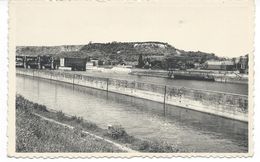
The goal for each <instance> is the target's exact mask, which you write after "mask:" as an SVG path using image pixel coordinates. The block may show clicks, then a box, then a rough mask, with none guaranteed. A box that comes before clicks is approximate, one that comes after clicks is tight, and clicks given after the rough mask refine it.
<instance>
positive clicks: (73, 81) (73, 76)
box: [72, 74, 76, 87]
mask: <svg viewBox="0 0 260 162" xmlns="http://www.w3.org/2000/svg"><path fill="white" fill-rule="evenodd" d="M75 75H76V74H73V83H72V84H73V87H74V79H75Z"/></svg>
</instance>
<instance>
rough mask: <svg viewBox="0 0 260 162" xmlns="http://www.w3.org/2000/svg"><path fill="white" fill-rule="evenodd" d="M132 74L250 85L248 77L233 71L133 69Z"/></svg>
mask: <svg viewBox="0 0 260 162" xmlns="http://www.w3.org/2000/svg"><path fill="white" fill-rule="evenodd" d="M130 74H132V75H138V76H150V77H160V78H172V79H191V80H192V79H194V80H209V81H215V82H222V83H235V84H248V76H247V75H245V74H238V73H235V72H233V71H209V70H185V71H171V72H168V71H165V70H144V69H142V70H140V69H133V70H131V72H130ZM169 74H170V76H169Z"/></svg>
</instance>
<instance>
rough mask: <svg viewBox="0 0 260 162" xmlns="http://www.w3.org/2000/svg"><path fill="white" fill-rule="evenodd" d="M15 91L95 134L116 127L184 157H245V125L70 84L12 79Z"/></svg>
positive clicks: (22, 78)
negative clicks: (79, 120)
mask: <svg viewBox="0 0 260 162" xmlns="http://www.w3.org/2000/svg"><path fill="white" fill-rule="evenodd" d="M16 91H17V93H18V94H21V95H23V96H24V97H25V98H27V99H29V100H31V101H33V102H37V103H39V104H44V105H46V106H47V107H48V108H50V109H54V110H62V111H63V112H64V113H67V114H70V115H77V116H81V117H83V118H84V119H86V120H89V121H92V122H93V123H96V124H97V125H98V126H99V127H101V128H107V126H108V125H110V124H112V125H114V124H120V125H122V127H124V128H125V129H126V131H127V133H128V134H130V135H134V136H135V137H138V138H142V139H149V140H159V141H164V142H167V143H170V144H173V145H176V146H178V147H179V148H182V149H183V150H186V151H188V152H247V151H248V124H247V123H244V122H239V121H235V120H230V119H225V118H222V117H218V116H214V115H209V114H205V113H200V112H196V111H192V110H187V109H183V108H178V107H174V106H169V105H167V112H166V116H164V113H163V105H162V104H160V103H156V102H152V101H147V100H143V99H138V98H134V97H129V96H124V95H119V94H115V93H106V92H104V91H100V90H96V89H92V88H86V87H81V86H73V85H71V84H66V83H61V82H56V81H50V80H44V79H39V78H32V77H29V76H22V75H17V76H16Z"/></svg>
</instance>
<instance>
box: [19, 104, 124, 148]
mask: <svg viewBox="0 0 260 162" xmlns="http://www.w3.org/2000/svg"><path fill="white" fill-rule="evenodd" d="M16 113H17V118H16V151H17V152H122V151H121V150H119V149H118V148H117V147H115V146H113V145H112V144H110V143H106V142H105V141H102V140H100V139H95V138H94V137H92V136H90V135H87V134H83V133H81V132H80V131H78V130H77V129H74V130H72V129H69V128H67V127H64V126H61V125H58V124H56V123H52V122H49V121H46V120H42V119H41V118H40V117H38V116H36V115H34V114H32V113H29V112H26V111H23V110H21V109H18V110H17V111H16Z"/></svg>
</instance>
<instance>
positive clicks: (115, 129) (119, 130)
mask: <svg viewBox="0 0 260 162" xmlns="http://www.w3.org/2000/svg"><path fill="white" fill-rule="evenodd" d="M107 133H108V135H109V136H111V137H112V138H114V139H118V138H122V137H124V136H128V134H127V133H126V131H125V129H124V128H123V127H122V126H121V125H110V126H108V132H107Z"/></svg>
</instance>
